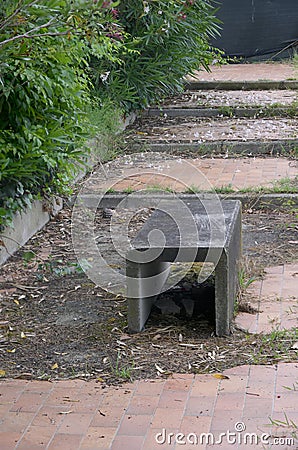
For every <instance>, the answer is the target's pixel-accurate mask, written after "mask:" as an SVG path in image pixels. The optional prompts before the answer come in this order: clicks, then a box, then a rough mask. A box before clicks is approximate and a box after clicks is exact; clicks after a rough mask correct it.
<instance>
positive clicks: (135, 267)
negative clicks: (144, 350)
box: [126, 260, 170, 333]
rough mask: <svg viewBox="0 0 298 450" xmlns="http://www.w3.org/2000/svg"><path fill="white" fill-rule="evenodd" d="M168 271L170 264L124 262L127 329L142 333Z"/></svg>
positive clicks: (160, 262)
mask: <svg viewBox="0 0 298 450" xmlns="http://www.w3.org/2000/svg"><path fill="white" fill-rule="evenodd" d="M169 271H170V263H167V262H162V261H158V260H156V261H152V262H150V263H146V264H140V263H135V262H132V261H129V260H127V261H126V275H127V299H128V317H127V322H128V329H129V331H130V332H132V333H137V332H139V331H142V330H143V328H144V325H145V323H146V321H147V319H148V317H149V314H150V312H151V308H152V305H153V303H154V302H155V300H156V297H157V295H158V294H159V293H160V292H161V290H162V287H163V286H164V284H165V282H166V280H167V278H168V275H169Z"/></svg>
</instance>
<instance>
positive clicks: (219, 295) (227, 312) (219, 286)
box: [215, 250, 234, 336]
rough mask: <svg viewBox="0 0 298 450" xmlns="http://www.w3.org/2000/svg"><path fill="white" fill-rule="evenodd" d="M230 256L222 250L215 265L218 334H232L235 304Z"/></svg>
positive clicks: (216, 325)
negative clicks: (232, 312)
mask: <svg viewBox="0 0 298 450" xmlns="http://www.w3.org/2000/svg"><path fill="white" fill-rule="evenodd" d="M231 270H233V268H231V267H230V264H229V256H228V254H227V253H226V251H225V250H223V251H222V254H221V257H220V260H219V261H218V263H217V265H216V267H215V332H216V335H217V336H225V335H228V334H230V322H231V305H233V304H234V294H233V286H232V285H231V276H230V271H231Z"/></svg>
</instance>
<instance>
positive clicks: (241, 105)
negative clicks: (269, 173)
mask: <svg viewBox="0 0 298 450" xmlns="http://www.w3.org/2000/svg"><path fill="white" fill-rule="evenodd" d="M297 101H298V96H297V92H296V91H294V90H276V91H274V90H267V91H202V90H198V91H186V92H184V93H183V94H181V95H177V96H174V97H170V98H168V99H166V100H164V101H163V102H162V104H161V105H158V106H153V107H151V108H149V109H148V110H147V111H145V112H144V113H143V116H144V117H152V116H163V115H165V116H168V117H179V116H193V117H217V116H227V117H276V116H285V117H295V116H296V115H298V108H297V104H298V103H297Z"/></svg>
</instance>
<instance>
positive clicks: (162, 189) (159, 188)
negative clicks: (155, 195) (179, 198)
mask: <svg viewBox="0 0 298 450" xmlns="http://www.w3.org/2000/svg"><path fill="white" fill-rule="evenodd" d="M144 190H145V191H147V192H152V191H153V192H171V193H172V192H174V191H173V189H172V188H170V187H168V186H162V185H161V184H152V185H149V186H147V187H146V189H144Z"/></svg>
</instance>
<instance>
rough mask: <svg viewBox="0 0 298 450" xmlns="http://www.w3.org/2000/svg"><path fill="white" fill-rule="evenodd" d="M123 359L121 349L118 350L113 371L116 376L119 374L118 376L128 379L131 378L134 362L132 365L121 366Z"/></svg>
mask: <svg viewBox="0 0 298 450" xmlns="http://www.w3.org/2000/svg"><path fill="white" fill-rule="evenodd" d="M121 359H122V356H121V351H120V350H118V352H117V358H116V363H115V367H113V366H112V364H111V369H112V372H113V373H114V375H115V376H117V377H118V378H121V379H122V380H126V381H128V380H131V372H132V370H133V367H134V363H132V366H131V367H128V366H123V367H120V361H121Z"/></svg>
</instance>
